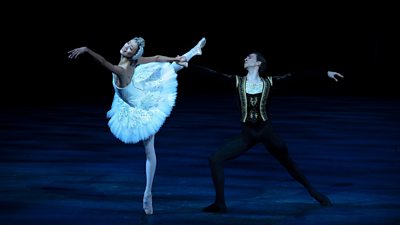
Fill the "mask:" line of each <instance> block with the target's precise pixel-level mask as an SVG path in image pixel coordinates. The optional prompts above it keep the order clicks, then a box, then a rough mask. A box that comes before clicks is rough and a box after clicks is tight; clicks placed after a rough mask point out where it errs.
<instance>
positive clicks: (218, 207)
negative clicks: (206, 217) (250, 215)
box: [203, 203, 227, 213]
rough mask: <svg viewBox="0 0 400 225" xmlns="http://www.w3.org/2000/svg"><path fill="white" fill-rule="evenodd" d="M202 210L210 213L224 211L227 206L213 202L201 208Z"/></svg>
mask: <svg viewBox="0 0 400 225" xmlns="http://www.w3.org/2000/svg"><path fill="white" fill-rule="evenodd" d="M203 212H210V213H226V212H227V208H226V205H225V204H217V203H213V204H211V205H209V206H207V207H205V208H204V209H203Z"/></svg>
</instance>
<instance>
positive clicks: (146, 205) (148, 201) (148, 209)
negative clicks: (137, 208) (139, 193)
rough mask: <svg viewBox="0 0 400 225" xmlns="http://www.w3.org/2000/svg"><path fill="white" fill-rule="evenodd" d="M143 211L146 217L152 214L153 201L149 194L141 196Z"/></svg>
mask: <svg viewBox="0 0 400 225" xmlns="http://www.w3.org/2000/svg"><path fill="white" fill-rule="evenodd" d="M143 210H144V213H146V215H152V214H153V199H152V196H151V194H150V195H144V196H143Z"/></svg>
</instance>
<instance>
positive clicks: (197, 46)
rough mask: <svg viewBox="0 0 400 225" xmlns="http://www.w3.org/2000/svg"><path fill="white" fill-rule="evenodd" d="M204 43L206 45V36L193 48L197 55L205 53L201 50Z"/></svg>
mask: <svg viewBox="0 0 400 225" xmlns="http://www.w3.org/2000/svg"><path fill="white" fill-rule="evenodd" d="M204 45H206V38H204V37H203V38H202V39H201V40H200V41H199V43H197V45H196V46H195V47H194V48H193V49H194V51H195V54H196V55H201V54H203V52H202V51H201V49H202V48H203V47H204Z"/></svg>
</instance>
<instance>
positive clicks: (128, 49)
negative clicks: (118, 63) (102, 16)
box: [119, 40, 138, 58]
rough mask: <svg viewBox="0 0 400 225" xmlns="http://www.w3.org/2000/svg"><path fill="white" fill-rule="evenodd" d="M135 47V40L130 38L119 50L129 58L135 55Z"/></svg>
mask: <svg viewBox="0 0 400 225" xmlns="http://www.w3.org/2000/svg"><path fill="white" fill-rule="evenodd" d="M137 49H138V44H137V43H136V41H135V40H130V41H128V42H126V43H125V44H124V46H122V48H121V50H120V51H119V52H120V53H121V55H123V56H125V57H126V58H131V57H132V56H133V55H135V53H136V51H137Z"/></svg>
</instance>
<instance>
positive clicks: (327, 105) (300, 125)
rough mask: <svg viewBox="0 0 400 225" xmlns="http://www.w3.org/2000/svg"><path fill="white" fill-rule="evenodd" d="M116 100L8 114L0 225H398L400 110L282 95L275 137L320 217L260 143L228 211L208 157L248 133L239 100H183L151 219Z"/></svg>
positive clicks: (165, 143) (172, 123)
mask: <svg viewBox="0 0 400 225" xmlns="http://www.w3.org/2000/svg"><path fill="white" fill-rule="evenodd" d="M109 103H110V102H105V103H96V104H90V103H89V102H88V103H86V104H84V103H80V104H71V103H65V104H53V105H51V104H48V105H38V106H35V107H33V106H22V105H21V106H18V107H17V106H15V107H7V108H3V110H2V111H1V112H0V122H1V128H0V136H1V150H0V167H1V169H0V209H1V210H0V224H1V225H16V224H24V225H31V224H38V225H47V224H48V225H61V224H74V225H81V224H96V225H102V224H104V225H122V224H123V225H128V224H154V225H161V224H168V225H180V224H182V225H188V224H190V225H196V224H199V225H200V224H201V225H204V224H223V225H228V224H229V225H239V224H240V225H244V224H245V225H247V224H248V225H258V224H279V225H289V224H291V225H292V224H293V225H294V224H315V225H317V224H318V225H321V224H323V225H328V224H337V225H345V224H362V225H369V224H377V225H378V224H379V225H382V224H400V126H399V125H400V101H398V100H393V99H392V100H389V99H382V98H368V97H345V96H342V97H282V96H279V97H275V98H273V102H272V105H271V107H272V108H271V113H272V121H273V126H274V127H275V130H276V132H277V133H278V134H280V136H282V138H283V139H284V140H285V141H286V143H287V145H288V147H289V152H290V154H291V156H292V158H293V159H294V160H295V161H296V162H297V164H298V166H299V167H300V168H301V169H302V171H303V172H304V174H305V175H306V176H307V177H308V179H309V180H310V182H311V183H312V184H313V185H314V186H315V187H316V188H317V189H318V190H319V191H321V192H323V193H325V194H326V195H327V196H329V197H330V198H331V200H332V202H333V206H332V207H321V206H320V205H319V204H318V203H317V202H315V201H314V200H313V199H312V198H311V197H310V196H309V195H308V194H307V192H306V190H305V189H304V188H303V187H302V186H301V185H300V184H298V183H297V182H295V181H294V180H293V179H292V178H291V177H290V176H289V175H288V173H287V172H286V171H285V170H284V169H283V167H282V166H281V165H280V164H279V163H278V162H277V161H275V159H274V158H273V157H272V156H271V155H270V154H269V153H268V152H267V151H265V149H264V148H263V146H261V145H257V146H256V147H254V148H253V149H251V150H250V151H249V152H247V153H245V154H244V155H242V156H241V157H239V158H237V159H234V160H232V161H229V162H227V163H226V164H225V175H226V184H225V186H226V189H225V191H226V200H227V204H228V210H229V211H228V213H226V214H212V213H211V214H210V213H204V212H202V208H203V207H205V206H207V205H208V204H210V203H211V202H212V201H213V196H214V192H213V187H212V183H211V178H210V170H209V167H208V160H207V158H208V156H209V155H210V154H212V153H213V152H214V151H215V150H216V149H217V148H218V147H219V146H220V145H221V144H222V143H223V142H224V140H226V139H227V138H229V137H231V136H233V135H235V134H238V133H239V131H240V124H239V112H238V110H237V108H236V106H235V102H234V98H233V97H232V96H230V97H229V96H228V97H215V98H206V97H204V98H201V97H187V98H184V99H183V98H181V99H179V97H178V102H177V105H176V107H175V108H174V110H173V112H172V114H171V116H170V117H169V118H168V119H167V121H166V123H165V124H164V126H163V127H162V128H161V130H160V132H159V133H158V134H157V136H156V139H155V146H156V152H157V160H158V161H157V171H156V176H155V180H154V187H153V205H154V215H151V216H146V215H144V213H143V210H142V202H141V201H142V194H143V191H144V187H145V166H144V165H145V154H144V149H143V146H142V144H141V143H139V144H134V145H127V144H123V143H121V142H120V141H118V140H117V139H116V138H115V137H114V136H113V135H112V134H111V133H110V132H109V130H108V126H107V119H106V112H107V110H108V107H109Z"/></svg>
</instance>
